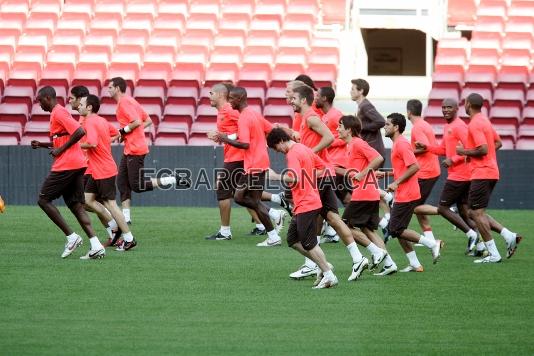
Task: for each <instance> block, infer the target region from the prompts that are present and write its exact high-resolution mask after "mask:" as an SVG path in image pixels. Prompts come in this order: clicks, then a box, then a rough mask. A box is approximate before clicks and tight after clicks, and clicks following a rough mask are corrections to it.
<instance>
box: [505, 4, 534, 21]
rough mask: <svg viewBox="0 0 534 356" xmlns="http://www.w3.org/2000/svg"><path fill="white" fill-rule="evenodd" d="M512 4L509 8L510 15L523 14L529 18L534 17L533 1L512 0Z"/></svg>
mask: <svg viewBox="0 0 534 356" xmlns="http://www.w3.org/2000/svg"><path fill="white" fill-rule="evenodd" d="M510 5H511V6H510V7H509V8H508V16H509V17H512V16H522V17H528V18H531V19H532V18H534V4H533V3H532V1H528V0H527V1H516V0H514V1H512V3H511V4H510Z"/></svg>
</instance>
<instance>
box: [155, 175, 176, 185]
mask: <svg viewBox="0 0 534 356" xmlns="http://www.w3.org/2000/svg"><path fill="white" fill-rule="evenodd" d="M159 182H160V183H161V185H168V184H176V177H161V178H160V179H159Z"/></svg>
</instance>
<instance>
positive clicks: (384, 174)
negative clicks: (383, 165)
mask: <svg viewBox="0 0 534 356" xmlns="http://www.w3.org/2000/svg"><path fill="white" fill-rule="evenodd" d="M385 176H386V172H383V171H375V177H376V178H378V179H382V178H384V177H385Z"/></svg>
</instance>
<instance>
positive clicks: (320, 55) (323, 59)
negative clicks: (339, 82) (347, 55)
mask: <svg viewBox="0 0 534 356" xmlns="http://www.w3.org/2000/svg"><path fill="white" fill-rule="evenodd" d="M308 62H309V63H310V64H311V63H315V64H333V65H335V66H336V67H337V66H338V65H339V53H338V52H337V51H335V50H332V49H331V48H326V47H312V49H311V51H310V54H309V55H308Z"/></svg>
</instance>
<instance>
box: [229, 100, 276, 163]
mask: <svg viewBox="0 0 534 356" xmlns="http://www.w3.org/2000/svg"><path fill="white" fill-rule="evenodd" d="M272 129H273V125H272V124H271V123H270V122H269V121H267V120H265V118H264V117H263V116H261V114H260V113H258V112H256V111H254V110H253V109H251V108H250V107H246V108H245V109H244V110H243V111H242V112H241V113H240V115H239V121H238V131H237V136H238V141H239V142H243V143H248V144H249V148H248V149H245V150H244V162H243V165H244V168H245V171H246V172H247V173H258V172H263V171H266V170H268V169H269V163H270V162H269V153H268V152H267V140H266V139H265V135H266V134H268V133H269V132H271V130H272Z"/></svg>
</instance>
